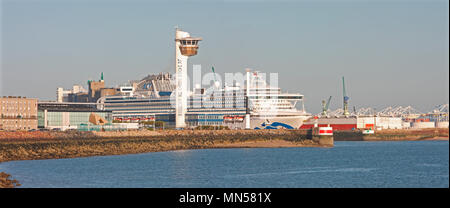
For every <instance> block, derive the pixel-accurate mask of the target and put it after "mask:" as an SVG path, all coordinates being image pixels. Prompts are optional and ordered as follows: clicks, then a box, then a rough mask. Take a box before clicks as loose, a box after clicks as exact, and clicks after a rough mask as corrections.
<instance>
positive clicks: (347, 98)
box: [342, 77, 350, 116]
mask: <svg viewBox="0 0 450 208" xmlns="http://www.w3.org/2000/svg"><path fill="white" fill-rule="evenodd" d="M342 89H343V95H344V109H343V110H344V113H343V114H344V116H349V115H350V113H349V112H348V100H350V97H348V96H347V92H346V91H345V81H344V77H342Z"/></svg>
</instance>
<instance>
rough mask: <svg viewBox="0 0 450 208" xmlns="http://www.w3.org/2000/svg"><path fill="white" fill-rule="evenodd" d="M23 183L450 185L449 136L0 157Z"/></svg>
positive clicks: (1, 167) (5, 167) (0, 168)
mask: <svg viewBox="0 0 450 208" xmlns="http://www.w3.org/2000/svg"><path fill="white" fill-rule="evenodd" d="M0 171H4V172H7V173H9V174H11V175H12V176H13V178H14V179H17V180H18V181H19V182H20V183H21V184H22V186H20V187H23V188H26V187H296V188H305V187H447V188H448V187H449V143H448V140H447V141H400V142H393V141H391V142H335V147H333V148H238V149H204V150H181V151H169V152H155V153H145V154H135V155H118V156H99V157H87V158H74V159H52V160H32V161H12V162H6V163H1V164H0Z"/></svg>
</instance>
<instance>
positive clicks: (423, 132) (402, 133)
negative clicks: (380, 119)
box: [334, 128, 449, 141]
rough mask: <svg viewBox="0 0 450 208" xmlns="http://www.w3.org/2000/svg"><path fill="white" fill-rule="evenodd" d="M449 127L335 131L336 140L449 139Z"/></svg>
mask: <svg viewBox="0 0 450 208" xmlns="http://www.w3.org/2000/svg"><path fill="white" fill-rule="evenodd" d="M448 138H449V129H448V128H430V129H385V130H377V131H375V132H374V134H363V132H362V131H361V130H356V131H335V132H334V140H335V141H417V140H437V139H439V140H448Z"/></svg>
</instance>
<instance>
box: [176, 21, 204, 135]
mask: <svg viewBox="0 0 450 208" xmlns="http://www.w3.org/2000/svg"><path fill="white" fill-rule="evenodd" d="M201 40H202V38H194V37H191V35H190V34H189V33H188V32H184V31H181V30H180V29H178V28H177V29H176V31H175V72H176V77H175V78H176V99H175V100H176V107H175V114H176V115H175V125H176V128H184V127H186V116H185V115H186V111H187V94H188V92H187V61H188V58H189V57H190V56H195V55H197V53H198V42H199V41H201Z"/></svg>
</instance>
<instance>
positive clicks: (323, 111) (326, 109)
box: [322, 96, 331, 116]
mask: <svg viewBox="0 0 450 208" xmlns="http://www.w3.org/2000/svg"><path fill="white" fill-rule="evenodd" d="M330 101H331V96H330V97H329V98H328V101H327V102H326V103H325V100H322V116H328V114H327V112H328V107H329V106H330Z"/></svg>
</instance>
